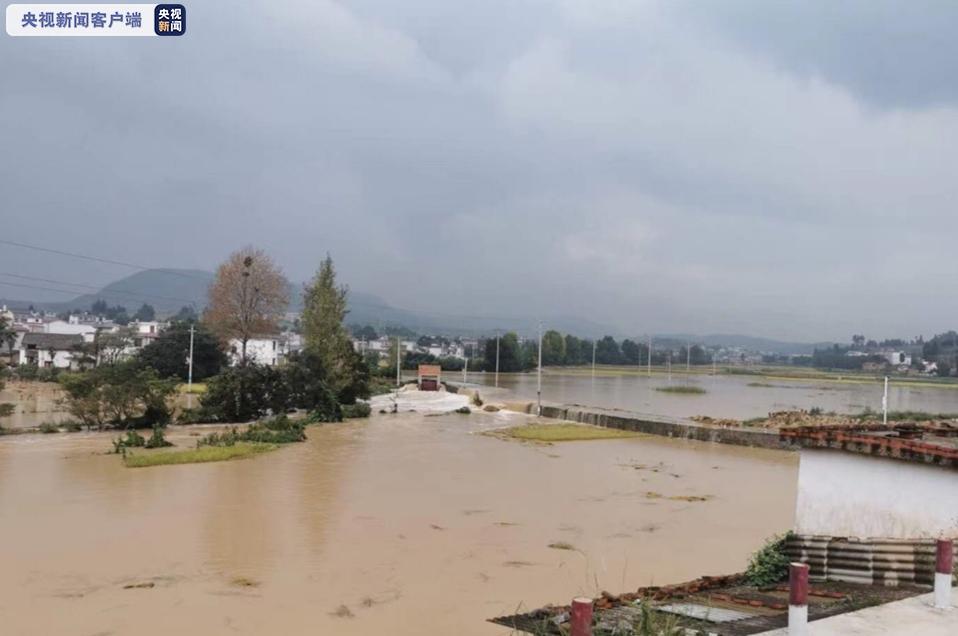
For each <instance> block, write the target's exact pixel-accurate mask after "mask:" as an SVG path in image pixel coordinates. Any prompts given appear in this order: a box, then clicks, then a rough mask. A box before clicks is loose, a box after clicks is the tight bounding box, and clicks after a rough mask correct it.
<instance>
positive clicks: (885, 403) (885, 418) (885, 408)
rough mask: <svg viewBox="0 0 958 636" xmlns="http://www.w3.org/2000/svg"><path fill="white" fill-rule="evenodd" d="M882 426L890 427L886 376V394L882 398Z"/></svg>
mask: <svg viewBox="0 0 958 636" xmlns="http://www.w3.org/2000/svg"><path fill="white" fill-rule="evenodd" d="M881 412H882V424H883V425H884V426H888V376H887V375H886V376H885V392H884V394H883V395H882V397H881Z"/></svg>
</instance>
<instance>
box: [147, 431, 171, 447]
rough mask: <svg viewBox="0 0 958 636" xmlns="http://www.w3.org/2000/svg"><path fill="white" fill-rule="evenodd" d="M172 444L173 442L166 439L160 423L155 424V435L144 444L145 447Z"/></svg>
mask: <svg viewBox="0 0 958 636" xmlns="http://www.w3.org/2000/svg"><path fill="white" fill-rule="evenodd" d="M141 439H142V438H141ZM172 445H173V443H172V442H168V441H166V438H165V437H164V436H163V429H162V428H160V427H159V426H158V425H154V426H153V435H151V436H150V439H148V440H146V443H144V444H143V446H144V447H145V448H166V447H167V446H172Z"/></svg>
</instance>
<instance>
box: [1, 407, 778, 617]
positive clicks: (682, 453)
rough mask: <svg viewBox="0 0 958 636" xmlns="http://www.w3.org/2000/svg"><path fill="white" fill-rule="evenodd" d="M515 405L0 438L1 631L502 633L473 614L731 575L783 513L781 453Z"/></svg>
mask: <svg viewBox="0 0 958 636" xmlns="http://www.w3.org/2000/svg"><path fill="white" fill-rule="evenodd" d="M524 417H525V416H520V415H516V414H510V415H507V414H504V413H496V414H486V413H482V414H473V415H457V414H449V415H441V416H436V417H430V416H426V415H424V414H423V413H403V414H400V415H374V416H373V417H372V418H371V419H369V420H367V421H353V422H349V423H345V424H339V425H328V426H324V427H310V429H309V431H308V434H309V440H308V441H307V442H305V443H303V444H294V445H290V446H288V447H285V448H282V449H281V450H278V451H276V452H273V453H268V454H265V455H261V456H258V457H255V458H253V459H247V460H239V461H233V462H224V463H213V464H194V465H181V466H160V467H154V468H142V469H127V468H125V467H123V466H122V464H121V461H120V458H119V457H117V456H116V455H104V454H102V453H103V451H104V450H106V449H107V448H108V447H109V445H110V444H109V435H107V434H101V433H73V434H59V435H16V436H7V437H4V438H0V528H2V529H3V540H2V541H0V564H2V565H0V625H2V628H0V631H2V633H3V634H4V635H5V636H19V635H35V634H77V635H80V636H93V635H107V634H139V635H141V636H149V635H154V634H155V635H161V634H162V635H164V636H166V635H168V634H182V635H184V636H187V635H194V634H195V635H200V634H202V635H204V636H207V635H217V634H257V635H262V634H283V635H284V636H290V635H299V634H304V635H305V634H309V635H315V634H346V635H350V634H375V633H388V634H393V635H399V636H402V635H413V634H415V635H417V636H421V635H422V634H457V635H459V634H489V635H494V634H500V635H504V634H507V633H509V630H505V629H503V628H501V627H496V626H494V625H491V624H489V623H487V622H485V620H486V619H487V618H489V617H493V616H497V615H503V614H510V613H514V612H515V611H516V610H517V609H521V608H526V609H528V608H532V607H537V606H540V605H543V604H545V603H551V602H563V601H567V600H568V599H571V598H572V597H573V596H576V595H580V594H590V595H591V594H596V593H597V592H598V591H600V590H602V589H607V590H609V591H613V592H616V591H623V590H630V589H634V588H635V587H637V586H639V585H646V584H650V583H660V584H661V583H668V582H677V581H681V580H686V579H691V578H694V577H697V576H699V575H702V574H718V573H729V572H734V571H738V570H741V569H742V568H743V567H744V566H745V563H746V560H747V557H748V555H749V553H750V552H752V551H754V550H755V549H756V548H758V547H759V546H760V545H761V543H762V541H763V540H764V539H765V538H766V537H768V536H769V535H771V534H774V533H778V532H782V531H784V530H786V529H788V528H790V527H791V526H792V523H793V511H794V505H795V495H796V476H797V457H796V456H795V455H793V454H788V453H784V452H779V451H770V450H761V449H747V448H738V447H732V446H722V445H717V444H707V443H701V442H693V441H680V440H669V439H664V438H655V437H643V438H635V439H622V440H602V441H590V442H572V443H566V444H559V445H552V446H541V445H529V444H520V443H515V442H508V441H502V440H499V439H495V438H493V437H490V436H486V435H481V434H478V433H479V432H480V431H482V430H484V429H489V428H495V427H499V426H503V425H504V424H508V423H510V422H511V423H516V422H521V421H523V418H524ZM198 430H199V427H182V428H181V427H177V428H175V429H173V430H172V431H171V435H170V438H171V439H172V440H173V441H175V442H176V443H177V444H178V445H180V446H189V445H191V444H192V441H193V440H194V439H195V437H193V436H191V433H192V434H194V435H195V434H196V431H198ZM649 493H655V494H654V495H649ZM655 495H662V497H656V496H655ZM675 496H707V497H710V499H709V500H708V501H704V502H689V501H681V500H673V499H669V497H675ZM555 542H567V543H569V544H571V545H572V546H574V548H575V549H574V550H558V549H553V548H550V547H548V546H549V544H550V543H555ZM137 584H146V585H149V584H153V586H152V587H139V588H132V589H124V586H125V585H137Z"/></svg>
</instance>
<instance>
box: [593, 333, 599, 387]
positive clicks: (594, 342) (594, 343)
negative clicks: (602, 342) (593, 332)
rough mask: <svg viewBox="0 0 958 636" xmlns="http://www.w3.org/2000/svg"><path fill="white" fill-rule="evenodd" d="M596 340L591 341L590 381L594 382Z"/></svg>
mask: <svg viewBox="0 0 958 636" xmlns="http://www.w3.org/2000/svg"><path fill="white" fill-rule="evenodd" d="M598 342H599V341H598V340H597V339H595V338H593V339H592V379H593V380H595V346H596V345H597V344H598Z"/></svg>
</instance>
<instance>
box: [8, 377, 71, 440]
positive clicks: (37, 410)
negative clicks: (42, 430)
mask: <svg viewBox="0 0 958 636" xmlns="http://www.w3.org/2000/svg"><path fill="white" fill-rule="evenodd" d="M62 396H63V392H62V391H61V390H60V386H59V385H58V384H57V383H56V382H19V381H11V380H7V381H6V382H5V386H4V388H3V389H0V404H2V403H7V404H13V405H14V411H13V415H11V416H9V417H4V418H0V426H3V427H4V428H32V427H34V426H40V425H41V424H43V423H45V422H50V423H51V424H55V423H59V422H62V421H64V420H66V419H69V416H68V415H67V413H65V412H64V411H63V410H62V407H61V406H60V404H59V401H60V398H61V397H62Z"/></svg>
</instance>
